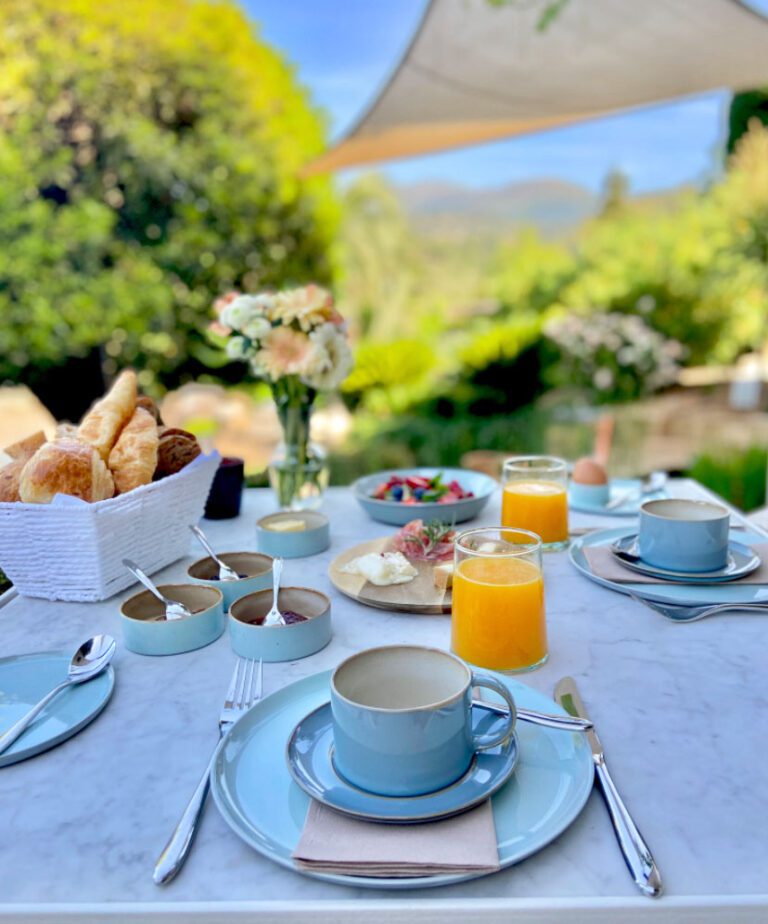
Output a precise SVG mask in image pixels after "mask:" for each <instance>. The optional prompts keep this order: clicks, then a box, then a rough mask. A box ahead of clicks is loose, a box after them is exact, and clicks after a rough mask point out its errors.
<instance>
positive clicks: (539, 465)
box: [501, 456, 568, 551]
mask: <svg viewBox="0 0 768 924" xmlns="http://www.w3.org/2000/svg"><path fill="white" fill-rule="evenodd" d="M501 523H502V525H503V526H515V527H519V528H520V529H529V530H530V531H531V532H533V533H536V535H538V536H541V544H542V547H543V548H544V549H545V551H549V550H552V549H564V548H565V547H566V546H567V545H568V465H567V463H566V461H565V459H556V458H554V456H513V457H512V458H511V459H507V460H506V461H505V463H504V491H503V494H502V501H501Z"/></svg>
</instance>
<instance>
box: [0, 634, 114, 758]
mask: <svg viewBox="0 0 768 924" xmlns="http://www.w3.org/2000/svg"><path fill="white" fill-rule="evenodd" d="M115 648H117V645H116V643H115V640H114V639H113V638H112V636H111V635H94V636H93V638H89V639H88V641H87V642H83V644H82V645H81V646H80V647H79V648H78V649H77V651H76V652H75V653H74V654H73V655H72V660H71V661H70V663H69V669H68V671H67V679H66V680H65V681H64V682H63V683H60V684H59V685H58V686H57V687H54V688H53V689H52V690H51V692H50V693H48V694H47V695H46V696H44V697H43V698H42V699H41V700H40V702H39V703H38V704H37V705H36V706H33V707H32V708H31V709H30V710H29V712H28V713H27V714H26V715H24V716H22V717H21V718H20V719H19V721H18V722H16V723H15V724H14V725H11V727H10V728H9V729H8V731H6V732H5V733H4V734H3V735H0V754H2V753H3V751H6V750H8V748H9V747H10V746H11V745H12V744H13V742H14V741H15V740H16V739H17V738H18V737H19V735H21V734H22V732H23V731H24V730H25V729H26V728H27V727H28V726H29V725H31V724H32V722H33V721H34V720H35V718H36V717H37V716H38V715H40V713H41V712H42V711H43V709H45V707H46V706H47V705H48V703H50V701H51V700H52V699H53V698H54V697H56V696H58V695H59V693H61V691H62V690H66V688H67V687H68V686H71V685H73V684H78V683H85V682H86V681H88V680H92V679H93V678H94V677H96V676H97V675H98V674H100V673H101V672H102V671H103V670H104V668H105V667H106V666H107V665H108V664H109V662H110V661H111V660H112V655H113V654H114V653H115Z"/></svg>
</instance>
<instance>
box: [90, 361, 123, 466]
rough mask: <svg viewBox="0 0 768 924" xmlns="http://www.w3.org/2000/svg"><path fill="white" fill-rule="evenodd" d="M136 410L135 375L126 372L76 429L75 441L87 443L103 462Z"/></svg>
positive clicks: (121, 374)
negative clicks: (76, 439)
mask: <svg viewBox="0 0 768 924" xmlns="http://www.w3.org/2000/svg"><path fill="white" fill-rule="evenodd" d="M135 408H136V373H135V372H134V371H133V370H132V369H126V370H125V371H124V372H121V373H120V375H119V376H118V377H117V380H116V381H115V383H114V385H113V386H112V388H110V390H109V391H108V392H107V393H106V395H104V397H103V398H102V399H101V400H100V401H97V402H96V404H94V406H93V407H92V408H91V409H90V411H88V413H87V414H86V415H85V417H84V418H83V419H82V421H81V422H80V426H79V427H78V428H77V438H78V439H79V440H82V441H83V442H85V443H90V444H91V446H93V448H94V449H96V450H97V451H98V453H99V455H100V456H101V458H102V459H103V460H104V461H105V462H106V461H107V459H108V458H109V453H110V452H111V450H112V447H113V446H114V445H115V443H116V442H117V437H118V434H119V433H120V431H121V430H122V429H123V427H124V426H125V424H126V423H127V422H128V421H129V420H130V418H131V416H132V415H133V412H134V410H135Z"/></svg>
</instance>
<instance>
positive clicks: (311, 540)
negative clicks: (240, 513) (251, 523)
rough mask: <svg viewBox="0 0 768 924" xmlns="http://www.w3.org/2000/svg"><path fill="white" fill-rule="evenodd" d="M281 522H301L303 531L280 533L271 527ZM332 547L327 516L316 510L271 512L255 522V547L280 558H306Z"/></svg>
mask: <svg viewBox="0 0 768 924" xmlns="http://www.w3.org/2000/svg"><path fill="white" fill-rule="evenodd" d="M284 520H302V521H303V523H304V525H305V528H304V529H302V530H297V531H295V532H285V533H284V532H279V531H278V530H276V529H271V528H270V527H271V525H272V524H274V523H279V522H281V521H284ZM330 544H331V530H330V524H329V522H328V517H327V516H325V514H323V513H318V512H317V511H315V510H297V511H290V512H287V513H286V512H280V513H270V514H269V515H268V516H266V517H262V518H261V519H260V520H259V521H258V522H257V523H256V545H257V546H258V548H259V551H260V552H265V553H266V554H267V555H273V556H275V557H278V556H279V557H280V558H306V557H307V556H308V555H317V554H318V553H320V552H324V551H325V550H326V549H327V548H328V546H329V545H330Z"/></svg>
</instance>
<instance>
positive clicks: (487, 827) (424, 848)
mask: <svg viewBox="0 0 768 924" xmlns="http://www.w3.org/2000/svg"><path fill="white" fill-rule="evenodd" d="M293 859H294V861H295V863H296V866H297V867H298V868H299V869H306V870H312V871H313V872H318V873H336V874H342V875H347V876H380V877H385V876H386V877H392V878H406V877H411V876H434V875H438V874H440V873H476V872H481V873H484V872H489V873H492V872H495V871H496V870H497V869H499V853H498V850H497V848H496V829H495V827H494V823H493V811H492V809H491V803H490V800H489V801H487V802H484V803H483V804H482V805H481V806H479V807H478V808H476V809H472V810H471V811H469V812H464V813H463V814H462V815H457V816H455V817H454V818H446V819H443V820H441V821H430V822H425V823H424V824H415V825H389V824H376V823H375V822H370V821H358V820H357V819H355V818H349V817H347V816H346V815H341V814H339V813H338V812H334V811H333V810H331V809H329V808H326V807H325V806H324V805H321V804H320V803H319V802H315V801H314V800H313V801H312V802H311V803H310V806H309V811H308V812H307V818H306V821H305V822H304V831H303V832H302V835H301V838H300V839H299V843H298V844H297V846H296V850H295V851H294V852H293Z"/></svg>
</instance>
